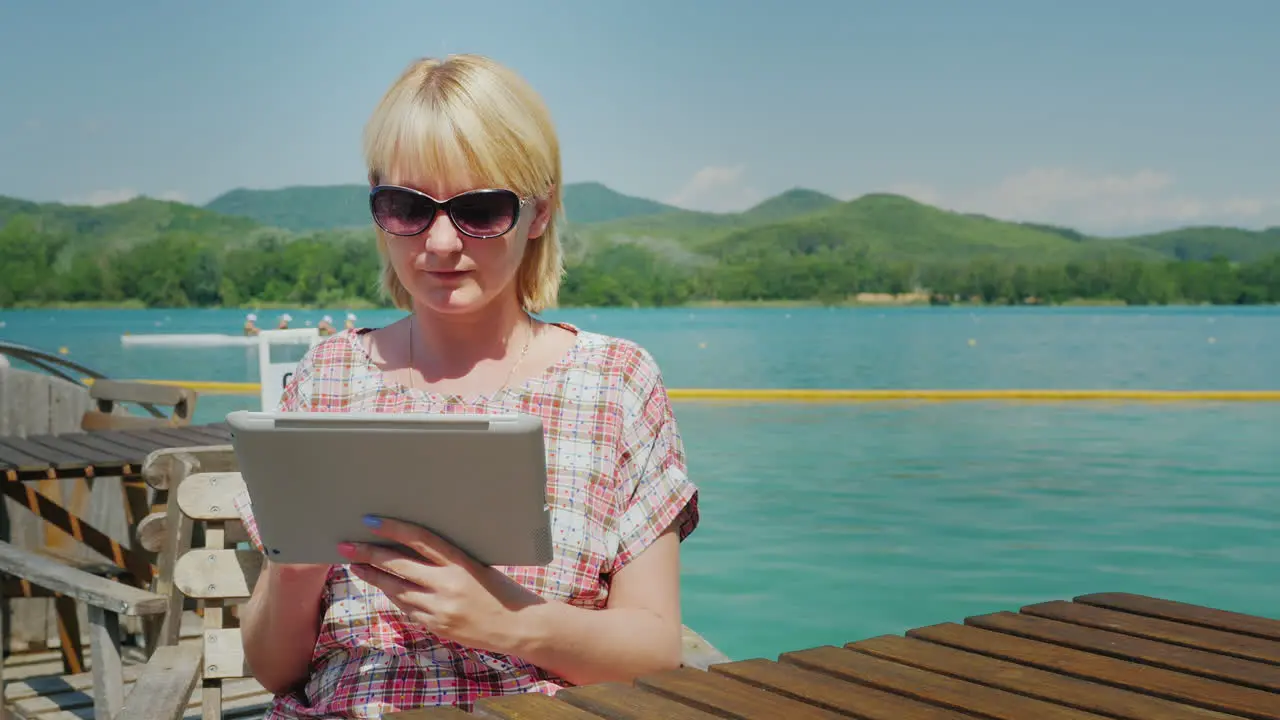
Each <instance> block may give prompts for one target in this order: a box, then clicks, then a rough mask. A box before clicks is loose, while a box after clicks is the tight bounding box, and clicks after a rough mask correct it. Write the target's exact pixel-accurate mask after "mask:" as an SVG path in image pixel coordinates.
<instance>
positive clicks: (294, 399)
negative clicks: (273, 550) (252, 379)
mask: <svg viewBox="0 0 1280 720" xmlns="http://www.w3.org/2000/svg"><path fill="white" fill-rule="evenodd" d="M314 350H315V348H312V351H309V352H307V354H306V355H303V356H302V359H301V360H299V361H298V367H297V368H296V369H294V371H293V375H292V376H291V377H290V378H289V382H288V383H286V384H285V386H284V394H283V395H281V396H280V404H279V405H278V406H277V409H279V410H282V411H285V412H290V411H294V410H301V409H305V408H308V407H310V405H311V378H312V375H313V372H314V365H313V362H312V356H313V352H314ZM233 503H234V505H235V508H236V512H238V513H239V514H240V521H241V522H242V523H244V529H245V533H246V534H248V536H249V542H250V543H251V544H252V545H253V547H254V549H255V550H257V551H258V552H266V548H265V547H264V546H263V544H262V537H261V535H260V534H259V533H258V523H257V521H255V520H254V517H253V503H252V501H251V499H250V498H249V491H248V490H245V491H244V492H241V493H240V494H239V495H237V496H236V497H235V499H234V500H233Z"/></svg>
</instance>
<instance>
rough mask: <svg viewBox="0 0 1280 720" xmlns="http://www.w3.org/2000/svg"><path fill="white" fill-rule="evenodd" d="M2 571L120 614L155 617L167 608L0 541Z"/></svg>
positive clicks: (136, 591)
mask: <svg viewBox="0 0 1280 720" xmlns="http://www.w3.org/2000/svg"><path fill="white" fill-rule="evenodd" d="M0 571H3V572H4V573H5V574H8V575H12V576H14V577H19V578H25V579H27V580H29V581H31V582H33V583H35V584H36V585H40V586H42V587H46V588H48V589H50V590H53V591H55V592H59V593H62V594H63V595H66V596H69V597H73V598H76V599H77V600H80V601H81V602H85V603H88V604H89V605H92V606H94V607H99V608H103V609H105V610H110V611H111V612H116V613H120V614H121V615H152V614H155V613H158V612H163V611H164V610H165V608H166V607H168V599H167V598H165V597H162V596H160V595H156V594H155V593H150V592H147V591H146V590H143V589H141V588H137V587H133V586H131V585H126V584H124V583H120V582H115V581H114V580H108V579H107V578H104V577H98V576H97V575H92V574H90V573H87V572H84V571H83V570H78V569H76V568H73V567H70V566H68V565H64V564H63V563H60V562H57V561H56V560H51V559H49V558H47V557H44V556H42V555H37V554H36V553H33V552H30V551H28V550H23V549H22V548H19V547H16V546H14V545H11V544H9V543H7V542H3V541H0Z"/></svg>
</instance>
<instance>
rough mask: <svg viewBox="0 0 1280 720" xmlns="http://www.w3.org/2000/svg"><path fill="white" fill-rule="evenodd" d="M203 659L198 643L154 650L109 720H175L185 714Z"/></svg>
mask: <svg viewBox="0 0 1280 720" xmlns="http://www.w3.org/2000/svg"><path fill="white" fill-rule="evenodd" d="M202 660H203V653H202V652H201V647H200V645H199V644H195V643H193V644H190V645H165V646H163V647H158V648H156V651H155V652H154V653H152V654H151V659H150V660H148V661H147V662H146V664H145V665H143V666H142V672H141V673H139V675H138V679H137V680H136V681H134V683H133V689H132V690H130V691H129V694H128V695H127V696H125V699H124V705H123V706H121V708H120V712H118V713H116V715H115V717H114V718H112V720H178V718H181V717H182V716H183V715H185V714H186V711H187V704H188V703H189V702H190V701H191V691H192V690H193V689H195V684H196V680H197V679H199V677H200V664H201V662H202Z"/></svg>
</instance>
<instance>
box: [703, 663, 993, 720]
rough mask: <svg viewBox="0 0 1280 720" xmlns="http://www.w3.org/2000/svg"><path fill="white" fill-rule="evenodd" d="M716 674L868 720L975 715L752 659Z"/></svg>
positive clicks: (946, 719)
mask: <svg viewBox="0 0 1280 720" xmlns="http://www.w3.org/2000/svg"><path fill="white" fill-rule="evenodd" d="M710 672H711V673H712V674H716V673H719V674H722V675H724V676H725V677H728V678H732V679H733V680H735V681H737V682H743V683H747V684H750V685H754V686H755V687H759V688H764V689H766V690H768V691H770V692H774V693H778V694H780V695H783V696H785V697H789V698H794V699H796V700H801V701H803V702H806V703H809V704H810V705H816V706H818V707H820V708H826V709H828V710H834V711H836V712H840V713H844V714H846V715H853V716H855V717H859V718H865V719H866V720H961V719H964V720H968V719H969V718H972V716H971V715H967V714H962V713H958V712H955V711H954V710H948V709H946V708H941V707H938V706H936V705H929V704H926V703H922V702H919V701H916V700H912V699H910V698H906V697H903V696H901V695H898V694H895V693H889V692H885V691H883V690H877V689H875V688H872V687H868V686H866V685H860V684H857V683H851V682H848V681H845V680H841V679H840V678H836V677H832V676H831V675H827V674H824V673H819V672H814V671H812V670H805V669H804V668H801V667H797V666H795V665H784V664H781V663H775V662H773V661H772V660H764V659H751V660H739V661H737V662H731V663H723V664H719V665H712V666H711V670H710Z"/></svg>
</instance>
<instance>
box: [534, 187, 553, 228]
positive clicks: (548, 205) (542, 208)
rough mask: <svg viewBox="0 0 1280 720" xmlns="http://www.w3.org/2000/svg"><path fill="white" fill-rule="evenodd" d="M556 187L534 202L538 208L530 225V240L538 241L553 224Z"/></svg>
mask: <svg viewBox="0 0 1280 720" xmlns="http://www.w3.org/2000/svg"><path fill="white" fill-rule="evenodd" d="M554 197H555V187H554V186H553V187H552V188H551V189H549V190H548V191H547V193H546V194H545V195H543V196H542V197H540V198H536V199H535V200H534V201H533V204H534V207H535V208H536V211H535V214H534V216H533V221H532V222H530V223H529V239H530V240H537V239H538V238H540V237H542V234H543V233H545V232H546V231H547V225H550V224H551V215H552V213H553V212H554V207H553V205H554V201H553V200H552V198H554Z"/></svg>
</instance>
